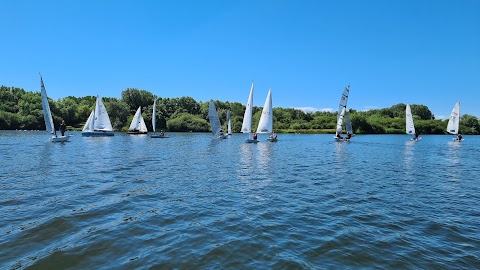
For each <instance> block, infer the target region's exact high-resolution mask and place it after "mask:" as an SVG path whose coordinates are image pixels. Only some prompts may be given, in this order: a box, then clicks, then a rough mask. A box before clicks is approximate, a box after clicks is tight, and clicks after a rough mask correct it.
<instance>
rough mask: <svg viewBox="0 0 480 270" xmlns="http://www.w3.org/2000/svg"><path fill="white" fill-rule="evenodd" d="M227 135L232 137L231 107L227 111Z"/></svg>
mask: <svg viewBox="0 0 480 270" xmlns="http://www.w3.org/2000/svg"><path fill="white" fill-rule="evenodd" d="M227 135H228V136H231V135H232V121H231V119H230V107H229V108H228V110H227Z"/></svg>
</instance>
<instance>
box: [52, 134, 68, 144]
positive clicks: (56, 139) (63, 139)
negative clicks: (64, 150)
mask: <svg viewBox="0 0 480 270" xmlns="http://www.w3.org/2000/svg"><path fill="white" fill-rule="evenodd" d="M70 137H72V135H67V136H59V137H52V138H50V141H51V142H68V140H69V139H70Z"/></svg>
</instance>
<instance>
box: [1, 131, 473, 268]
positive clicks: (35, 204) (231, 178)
mask: <svg viewBox="0 0 480 270" xmlns="http://www.w3.org/2000/svg"><path fill="white" fill-rule="evenodd" d="M70 134H74V137H72V138H71V142H68V143H64V144H54V143H50V142H48V138H49V135H48V134H46V132H40V131H39V132H27V131H24V132H22V131H1V132H0V153H1V164H0V166H1V167H0V172H1V174H0V193H1V196H0V221H1V222H0V268H4V269H358V268H362V269H369V268H376V269H479V268H480V208H479V206H478V205H479V204H480V176H479V173H480V158H479V153H480V136H464V138H465V141H464V142H462V143H454V142H452V139H451V136H447V135H444V136H438V135H431V136H429V135H424V136H423V139H422V140H421V141H420V142H417V143H414V142H411V141H408V139H409V137H408V136H407V135H357V136H355V137H354V138H353V140H352V142H350V143H343V142H342V143H337V142H334V141H333V135H300V134H279V141H278V142H276V143H269V142H267V141H265V139H266V136H260V139H261V140H264V141H261V142H260V143H258V144H246V143H244V142H243V140H244V139H245V135H244V134H234V135H233V136H232V137H231V138H230V139H226V140H223V141H216V140H212V139H211V135H210V134H209V133H208V134H207V133H170V134H169V135H170V136H171V138H169V139H151V138H150V137H148V136H138V135H137V136H135V135H127V134H122V133H117V134H115V136H114V137H109V138H86V137H82V136H81V134H80V132H71V133H70Z"/></svg>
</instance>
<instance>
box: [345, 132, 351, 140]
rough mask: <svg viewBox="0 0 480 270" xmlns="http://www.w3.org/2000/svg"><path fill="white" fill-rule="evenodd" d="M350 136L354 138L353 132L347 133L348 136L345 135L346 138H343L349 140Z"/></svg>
mask: <svg viewBox="0 0 480 270" xmlns="http://www.w3.org/2000/svg"><path fill="white" fill-rule="evenodd" d="M350 138H352V133H350V132H349V133H347V136H345V138H343V140H344V141H348V140H350Z"/></svg>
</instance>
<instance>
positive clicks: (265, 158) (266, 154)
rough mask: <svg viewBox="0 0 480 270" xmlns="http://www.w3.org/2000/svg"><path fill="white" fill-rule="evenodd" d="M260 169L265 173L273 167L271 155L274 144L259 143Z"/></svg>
mask: <svg viewBox="0 0 480 270" xmlns="http://www.w3.org/2000/svg"><path fill="white" fill-rule="evenodd" d="M257 146H258V165H259V166H258V169H259V171H261V172H263V173H268V172H269V171H270V169H271V167H272V164H271V155H272V150H271V147H272V144H271V143H259V144H258V145H257Z"/></svg>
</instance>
